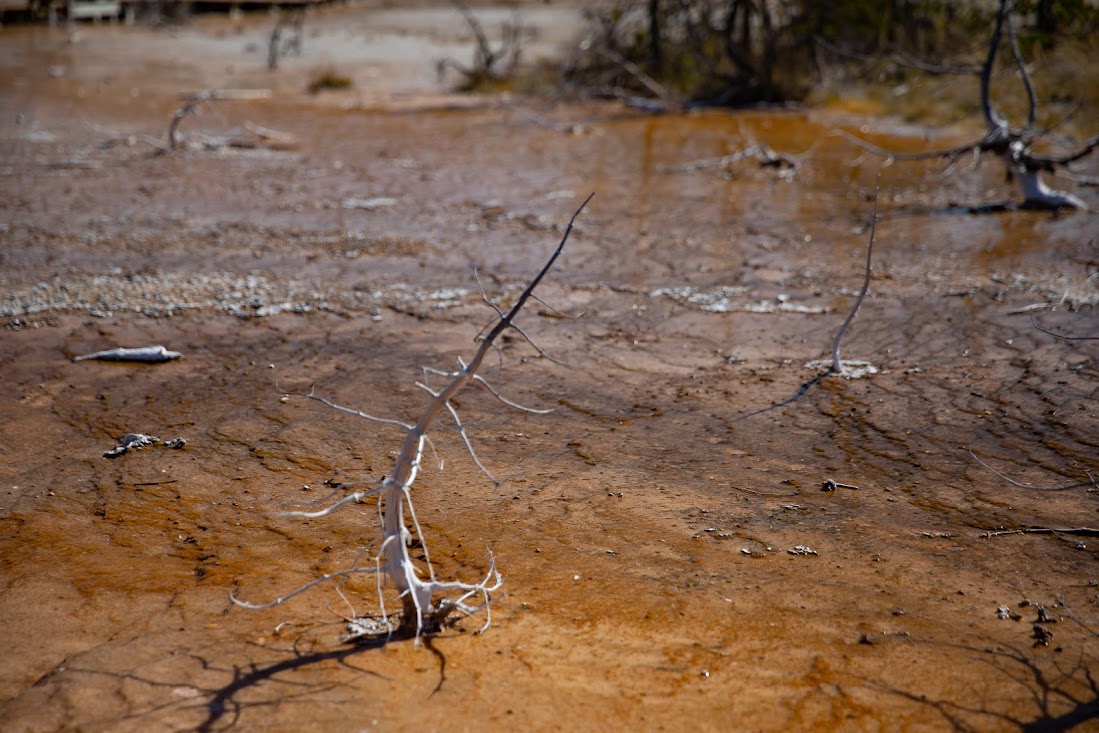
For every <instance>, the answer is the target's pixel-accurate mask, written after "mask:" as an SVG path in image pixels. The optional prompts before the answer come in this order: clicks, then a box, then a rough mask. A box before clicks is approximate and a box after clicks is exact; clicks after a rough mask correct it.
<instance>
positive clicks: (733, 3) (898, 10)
mask: <svg viewBox="0 0 1099 733" xmlns="http://www.w3.org/2000/svg"><path fill="white" fill-rule="evenodd" d="M997 7H998V3H996V2H989V1H985V0H830V1H827V2H826V1H825V0H615V1H614V2H611V3H608V4H604V5H603V6H602V7H600V9H598V10H591V11H588V19H589V26H590V33H589V36H588V39H587V40H586V41H585V43H584V44H582V46H581V49H582V51H581V53H580V54H578V55H577V57H576V58H574V59H573V61H572V64H571V65H570V67H569V69H568V70H567V73H568V74H569V75H570V76H571V77H572V78H574V79H575V80H577V81H579V82H580V83H582V84H583V85H584V86H587V87H589V88H591V87H593V86H601V85H608V86H611V87H614V88H616V89H625V90H629V89H633V90H635V91H637V92H639V93H644V92H645V89H644V87H648V88H649V91H651V90H652V88H653V87H654V85H655V84H658V85H660V87H661V88H663V89H666V90H669V92H671V93H674V94H675V95H676V96H678V97H681V98H684V99H689V100H695V101H702V100H705V101H709V102H712V103H715V104H726V105H734V106H735V105H741V104H752V103H761V102H762V103H766V102H783V101H790V100H797V99H800V98H803V97H804V96H805V94H806V93H807V92H808V90H809V89H810V88H811V86H812V84H813V83H814V80H815V79H817V78H819V76H820V74H821V72H822V71H823V70H824V68H825V67H833V68H834V67H836V66H845V65H846V66H852V67H854V66H858V65H859V64H861V63H868V62H873V63H876V64H880V62H881V61H882V59H883V58H887V59H890V60H892V61H894V62H895V63H896V65H897V67H898V68H903V67H905V66H911V67H915V68H919V69H921V70H923V71H925V72H931V73H936V72H943V73H945V72H949V71H951V70H953V68H954V67H953V66H952V65H954V64H958V63H971V62H973V61H974V59H975V58H977V57H979V56H980V55H982V54H983V53H984V52H985V51H984V47H985V45H986V44H987V39H988V35H989V29H990V28H991V26H992V23H993V19H994V18H995V16H996V11H997ZM1014 8H1015V13H1016V15H1017V17H1018V19H1019V22H1018V24H1017V27H1018V31H1019V41H1020V44H1021V45H1022V46H1023V48H1024V50H1026V49H1027V47H1028V46H1031V47H1032V46H1034V45H1036V44H1037V45H1040V46H1042V47H1043V48H1050V47H1052V46H1054V45H1056V44H1058V43H1059V42H1061V41H1063V40H1065V39H1075V40H1078V41H1085V42H1088V41H1089V39H1090V42H1092V43H1094V42H1095V37H1096V33H1097V31H1099V3H1096V2H1095V1H1094V0H1018V2H1016V3H1015V4H1014Z"/></svg>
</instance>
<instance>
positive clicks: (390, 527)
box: [231, 194, 594, 639]
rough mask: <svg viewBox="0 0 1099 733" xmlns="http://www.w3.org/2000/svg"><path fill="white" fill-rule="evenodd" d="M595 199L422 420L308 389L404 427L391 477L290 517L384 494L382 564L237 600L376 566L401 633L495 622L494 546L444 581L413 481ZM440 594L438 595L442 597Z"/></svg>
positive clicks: (496, 577) (500, 314)
mask: <svg viewBox="0 0 1099 733" xmlns="http://www.w3.org/2000/svg"><path fill="white" fill-rule="evenodd" d="M592 195H594V194H592ZM591 198H592V196H588V198H587V199H585V200H584V202H583V203H582V204H581V205H580V207H579V208H578V209H577V210H576V212H575V213H574V214H573V215H572V218H571V219H570V220H569V224H568V227H566V229H565V232H564V235H563V236H562V237H561V241H560V243H559V244H558V245H557V248H556V249H555V250H554V252H553V254H552V255H551V256H550V257H549V259H548V260H547V261H546V263H545V264H544V265H543V267H542V269H541V270H540V271H539V272H538V274H537V275H535V276H534V278H533V279H532V280H531V281H530V283H529V284H528V285H527V287H526V288H525V289H524V290H523V291H522V292H521V293H520V294H519V297H518V298H517V299H516V300H515V303H514V304H513V305H512V306H511V308H510V309H509V310H507V311H506V312H505V311H502V310H500V309H497V313H498V318H497V320H496V323H495V325H493V327H492V328H491V329H489V331H488V333H487V334H486V335H484V336H483V337H481V338H479V341H480V345H479V346H478V348H477V351H476V352H475V353H474V355H473V357H472V358H471V359H470V360H469V362H468V363H463V362H459V363H461V364H462V368H461V369H459V370H458V371H455V372H450V373H447V376H449V377H451V380H450V382H448V383H447V385H446V386H445V387H443V388H442V389H440V390H437V391H436V390H430V389H429V390H428V392H430V394H431V396H432V397H431V399H430V400H429V402H428V403H427V405H426V406H425V407H424V410H423V413H422V414H421V415H420V417H419V419H418V420H417V421H416V422H415V424H412V425H407V424H403V423H400V422H398V421H394V420H384V419H380V418H375V417H373V416H371V415H368V414H366V413H363V412H360V411H357V410H352V409H350V408H345V407H341V406H339V405H336V404H335V403H332V402H329V401H327V400H325V399H324V398H320V397H317V396H316V395H314V394H312V393H310V394H309V395H307V396H309V397H313V398H314V399H319V400H321V401H322V402H324V403H325V404H327V405H329V406H331V407H334V408H336V409H340V410H344V411H346V412H350V413H352V414H356V415H359V416H361V417H364V418H367V419H370V420H374V421H378V422H384V423H387V424H391V425H400V426H401V427H402V428H404V430H405V437H404V440H403V441H402V443H401V448H400V451H399V452H398V454H397V458H396V461H395V464H394V466H393V469H392V471H391V473H390V475H388V476H385V477H383V478H382V480H381V481H380V482H379V483H378V484H377V486H375V487H372V488H370V489H369V490H367V491H362V492H356V493H354V494H350V495H348V496H345V497H344V498H342V499H340V500H339V501H337V502H335V503H334V504H332V505H330V506H329V507H327V508H325V509H321V510H319V511H314V512H288V513H287V515H288V516H299V517H312V518H319V517H325V516H328V515H329V514H331V513H333V512H334V511H336V510H337V509H339V508H340V507H343V506H346V505H348V504H352V503H356V502H359V501H361V500H362V499H365V498H367V497H369V496H377V497H378V514H379V517H380V521H381V525H382V537H381V544H380V547H379V550H378V554H377V556H376V557H375V568H373V569H371V568H351V569H349V570H346V571H340V572H337V573H329V574H328V575H326V576H324V577H321V578H318V579H315V580H313V581H311V582H310V583H307V584H306V585H304V586H301V587H300V588H298V589H296V590H294V591H292V592H291V593H288V594H286V595H284V596H282V597H280V598H278V599H276V600H275V601H272V602H270V603H265V604H254V603H248V602H245V601H241V600H239V599H238V598H236V597H235V596H231V599H232V601H233V602H234V603H235V604H237V605H239V606H243V607H245V608H270V607H272V606H275V605H278V604H280V603H282V602H283V601H285V600H287V599H289V598H292V597H293V596H295V595H298V594H299V593H301V592H303V591H304V590H306V589H308V588H310V587H312V586H314V585H316V584H318V583H320V582H324V581H325V580H328V579H329V578H337V577H344V576H346V575H348V574H350V573H352V572H359V573H365V572H370V571H371V570H373V571H374V572H376V573H377V575H378V586H379V587H378V597H379V603H380V604H382V612H383V614H384V599H383V597H382V593H381V580H382V575H383V574H384V576H385V577H386V578H388V580H389V583H390V584H391V585H392V587H393V588H394V589H395V590H396V592H397V594H398V598H399V599H400V600H401V603H402V613H401V618H400V624H399V626H398V628H397V631H398V633H401V634H405V635H414V636H415V637H416V638H417V639H418V638H419V637H420V636H421V635H422V634H424V633H425V632H426V631H432V630H434V629H436V628H438V627H439V626H440V625H441V624H442V623H443V622H444V621H445V620H446V618H447V617H448V616H449V615H450V614H451V613H453V612H455V611H457V612H459V613H462V614H466V615H471V614H473V613H475V612H477V611H479V610H484V611H485V614H486V621H485V624H484V626H482V627H481V629H480V631H484V630H485V629H487V628H488V627H489V625H490V624H491V622H492V617H491V607H490V605H489V603H490V600H491V598H490V596H491V594H492V593H493V592H494V591H496V590H497V589H499V588H500V586H501V585H502V583H503V579H502V577H501V576H500V573H499V572H498V571H497V570H496V560H495V558H494V557H493V556H492V553H491V552H490V553H489V569H488V571H487V573H486V574H485V576H484V578H483V579H482V580H481V581H479V582H476V583H466V582H461V581H440V580H438V579H437V578H436V577H435V570H434V567H433V566H432V564H431V559H430V556H429V555H428V549H427V543H426V542H425V541H424V535H423V532H422V531H421V527H420V523H419V521H418V520H417V518H416V511H415V509H414V507H413V504H412V496H411V491H412V485H413V483H414V482H415V480H416V476H417V475H418V474H419V471H420V465H421V461H422V459H423V451H424V444H425V442H426V441H427V433H428V430H429V429H430V427H431V425H432V424H433V422H434V421H435V418H436V417H438V416H439V415H440V414H442V413H443V412H447V413H449V414H450V415H451V417H452V418H454V419H455V421H456V422H457V412H456V411H455V409H454V406H453V404H452V403H451V400H452V399H454V397H455V396H456V395H457V394H458V392H460V391H461V390H462V389H463V388H464V387H466V386H467V385H469V384H482V385H484V381H483V380H481V379H479V377H478V375H477V370H478V369H479V368H480V366H481V363H482V362H483V361H484V358H485V356H486V355H487V354H488V353H489V351H490V350H492V349H494V348H496V347H495V342H496V340H497V339H498V338H499V337H500V336H501V334H503V333H504V332H505V331H506V330H508V329H509V328H517V326H516V324H515V319H516V318H517V317H518V316H519V314H520V312H521V311H522V309H523V307H524V306H525V305H526V303H527V301H529V300H530V299H531V298H532V297H534V290H535V288H537V287H538V285H539V284H540V283H541V282H542V280H543V279H544V278H545V276H546V275H547V274H548V273H549V271H550V269H551V268H552V267H553V265H554V263H555V262H556V261H557V259H558V258H559V257H560V255H561V253H562V251H563V250H564V247H565V243H566V242H567V241H568V239H569V235H570V234H571V233H572V229H573V225H574V223H575V222H576V218H577V217H578V216H579V215H580V213H581V212H582V211H583V210H584V208H585V207H586V206H587V204H588V202H589V201H590V200H591ZM486 387H487V385H486ZM457 424H458V426H459V430H460V432H461V433H462V437H463V440H464V441H465V443H466V446H467V447H469V441H468V439H467V438H466V436H465V434H464V430H463V429H462V428H461V423H460V422H457ZM471 452H472V451H471ZM474 460H475V461H477V459H476V456H474ZM477 464H478V466H480V467H481V469H482V470H484V467H483V466H481V464H480V461H477ZM485 473H486V474H487V473H488V472H487V471H485ZM406 511H407V513H408V515H409V520H410V522H411V525H412V528H413V529H414V530H415V536H416V537H417V538H418V539H419V540H420V547H421V549H422V551H423V553H424V567H425V568H426V571H427V575H428V579H427V580H424V579H422V578H421V577H420V576H421V574H422V570H421V568H420V567H418V566H417V565H416V564H415V563H413V561H412V558H411V556H410V555H409V550H408V548H409V543H410V540H411V539H412V533H411V532H409V530H408V529H407V527H406V523H405V512H406ZM477 596H479V597H480V598H481V599H482V602H481V603H480V604H478V605H472V604H471V603H470V602H469V601H470V599H472V598H474V597H477ZM437 597H438V600H436V598H437Z"/></svg>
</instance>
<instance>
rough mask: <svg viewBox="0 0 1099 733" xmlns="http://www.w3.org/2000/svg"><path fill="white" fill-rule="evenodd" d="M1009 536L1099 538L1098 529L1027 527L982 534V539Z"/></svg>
mask: <svg viewBox="0 0 1099 733" xmlns="http://www.w3.org/2000/svg"><path fill="white" fill-rule="evenodd" d="M1009 534H1070V535H1078V536H1081V537H1099V529H1095V528H1092V527H1027V528H1024V529H1001V530H998V531H995V532H982V533H981V538H982V539H990V538H992V537H1002V536H1003V535H1009Z"/></svg>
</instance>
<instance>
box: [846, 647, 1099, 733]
mask: <svg viewBox="0 0 1099 733" xmlns="http://www.w3.org/2000/svg"><path fill="white" fill-rule="evenodd" d="M946 646H948V647H950V648H953V649H955V650H960V651H964V652H969V653H972V654H974V655H979V656H978V658H979V659H980V660H981V661H982V662H984V663H986V664H988V665H989V666H991V667H993V668H994V669H995V670H996V671H997V672H999V673H1001V674H1002V675H1004V676H1005V677H1006V678H1007V679H1008V680H1009V684H1011V683H1013V684H1012V687H1014V688H1021V690H1023V691H1025V694H1026V697H1027V698H1029V700H1030V702H1031V703H1032V705H1033V709H1034V714H1033V715H1032V716H1020V715H1012V714H1009V713H1006V712H1002V711H999V710H994V709H991V708H990V707H989V706H988V705H987V704H984V705H982V704H977V703H971V704H967V703H964V702H958V701H956V700H950V699H933V698H930V697H928V696H926V695H923V694H917V693H913V692H910V691H908V690H902V689H898V688H894V687H889V686H886V685H883V684H881V683H880V682H877V681H873V680H866V679H863V682H864V683H866V685H867V687H869V688H871V689H874V690H878V691H879V692H884V693H886V694H890V695H895V696H898V697H901V698H904V699H906V700H909V701H911V702H914V703H917V704H919V705H924V706H927V707H929V708H932V709H933V710H935V711H936V712H938V713H939V715H941V716H942V717H943V719H944V720H945V721H946V723H947V724H948V725H949V726H950V727H951V728H952V729H953V730H955V731H959V732H961V733H978V732H979V731H983V730H988V729H989V728H990V727H993V728H996V729H1009V728H1013V729H1016V730H1018V731H1020V732H1021V733H1060V732H1062V731H1070V730H1073V729H1076V728H1077V727H1079V726H1081V725H1083V724H1085V723H1089V722H1095V721H1099V679H1097V678H1096V674H1095V673H1094V672H1093V663H1094V662H1095V660H1094V659H1089V658H1088V657H1087V655H1086V654H1085V653H1084V652H1081V653H1080V654H1079V656H1078V657H1077V658H1076V660H1075V661H1074V662H1071V663H1068V664H1064V663H1062V662H1061V661H1060V659H1059V658H1055V659H1053V661H1052V663H1051V664H1048V665H1042V664H1040V663H1039V660H1038V659H1037V658H1036V657H1035V656H1034V655H1032V654H1027V653H1026V652H1024V651H1022V650H1020V649H1017V648H1015V647H1011V646H1006V647H1000V648H984V649H981V648H977V647H972V646H968V645H963V644H947V645H946ZM1057 653H1058V654H1060V652H1057Z"/></svg>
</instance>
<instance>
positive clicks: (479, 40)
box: [435, 0, 523, 90]
mask: <svg viewBox="0 0 1099 733" xmlns="http://www.w3.org/2000/svg"><path fill="white" fill-rule="evenodd" d="M454 6H455V7H456V8H457V9H458V12H459V13H461V14H462V17H463V18H465V21H466V24H467V25H469V29H470V30H471V31H472V32H473V39H474V41H475V42H476V45H475V46H474V49H473V65H472V66H464V65H462V64H460V63H459V62H457V61H455V60H454V59H451V58H445V59H440V60H439V61H436V62H435V69H436V72H437V73H438V75H439V80H440V81H442V79H443V78H444V77H445V76H446V70H447V69H448V68H451V69H454V70H455V71H457V72H458V73H459V74H461V75H462V76H464V77H465V81H464V82H463V83H462V85H461V87H462V88H463V89H467V90H472V89H476V88H477V87H478V86H480V85H482V84H485V83H487V82H501V81H505V80H507V79H509V78H511V76H512V75H513V74H514V73H515V69H516V68H517V67H518V66H519V55H520V52H521V51H522V35H523V27H522V24H521V23H520V22H519V15H518V13H515V14H513V15H512V19H511V21H510V22H507V23H504V25H503V28H502V30H501V35H502V38H501V43H500V46H499V47H498V48H493V45H492V43H491V42H490V41H489V40H488V34H487V33H485V29H484V26H482V25H481V21H479V20H478V19H477V16H476V15H475V14H474V13H473V11H472V10H470V8H469V6H468V5H466V4H465V3H464V2H462V1H461V0H455V2H454Z"/></svg>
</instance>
